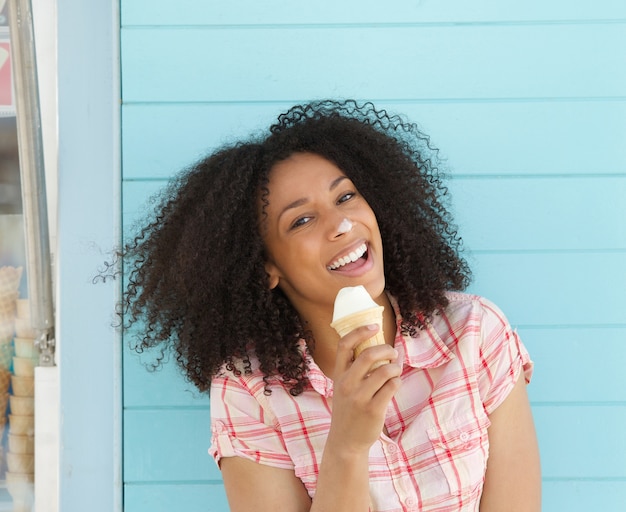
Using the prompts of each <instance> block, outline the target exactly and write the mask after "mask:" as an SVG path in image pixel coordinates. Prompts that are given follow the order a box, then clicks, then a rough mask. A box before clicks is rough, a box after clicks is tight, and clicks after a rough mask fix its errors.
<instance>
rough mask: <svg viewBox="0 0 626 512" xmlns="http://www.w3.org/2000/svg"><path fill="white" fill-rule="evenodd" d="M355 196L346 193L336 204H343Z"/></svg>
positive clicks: (352, 193)
mask: <svg viewBox="0 0 626 512" xmlns="http://www.w3.org/2000/svg"><path fill="white" fill-rule="evenodd" d="M355 195H356V194H355V193H354V192H348V193H347V194H344V195H342V196H341V197H340V198H339V200H338V201H337V203H338V204H341V203H345V202H346V201H349V200H350V199H352V198H353V197H354V196H355Z"/></svg>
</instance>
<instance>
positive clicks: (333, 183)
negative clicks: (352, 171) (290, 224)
mask: <svg viewBox="0 0 626 512" xmlns="http://www.w3.org/2000/svg"><path fill="white" fill-rule="evenodd" d="M347 179H348V177H347V176H344V175H343V174H342V175H341V176H339V177H338V178H335V179H334V180H333V181H331V182H330V187H328V190H329V191H330V192H332V191H333V190H335V189H336V188H337V187H338V186H339V184H340V183H341V182H342V181H343V180H347ZM308 200H309V199H308V198H307V197H302V198H300V199H296V200H295V201H294V202H293V203H289V204H288V205H287V206H285V207H284V208H283V210H282V211H281V212H280V214H279V215H278V219H279V220H280V218H281V217H282V216H283V215H284V214H285V213H286V212H287V211H288V210H293V209H294V208H298V206H302V205H303V204H306V203H307V202H308Z"/></svg>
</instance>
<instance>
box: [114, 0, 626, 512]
mask: <svg viewBox="0 0 626 512" xmlns="http://www.w3.org/2000/svg"><path fill="white" fill-rule="evenodd" d="M121 9H122V11H121V14H122V18H121V21H122V26H121V60H122V97H123V104H122V153H123V222H124V225H125V226H129V225H130V224H131V223H132V221H133V219H135V218H136V216H137V215H138V214H139V213H140V212H141V211H142V205H143V202H144V201H145V198H146V197H148V196H149V195H150V194H151V193H152V192H154V191H155V190H157V189H158V188H159V187H161V186H162V185H163V184H164V183H165V180H167V178H168V177H169V176H171V175H172V174H173V173H174V172H176V171H177V170H178V169H180V168H182V167H184V166H185V165H187V164H189V163H190V162H192V161H193V160H195V159H197V158H198V157H200V156H202V155H203V154H204V153H205V152H207V151H208V150H210V149H211V148H214V147H216V146H218V145H220V144H221V143H223V142H227V141H229V140H232V139H233V138H236V137H238V136H242V135H246V134H248V133H250V132H252V131H253V130H254V129H256V128H259V127H263V126H266V125H267V124H268V123H269V122H270V121H271V120H272V119H273V118H274V116H275V115H276V114H277V113H278V112H280V111H282V110H283V109H284V108H285V107H288V106H290V105H291V104H293V103H295V102H300V101H306V100H308V99H312V98H321V97H327V96H331V97H355V98H360V99H369V100H373V101H374V102H375V103H376V104H377V105H378V106H382V107H386V108H388V109H390V110H393V111H397V112H401V113H405V114H407V115H409V116H410V117H411V118H412V119H413V120H415V121H417V122H418V123H419V124H420V125H421V127H422V128H423V130H424V131H426V132H427V133H429V134H430V135H431V136H432V139H433V141H434V143H435V145H437V146H438V147H440V148H441V150H442V155H443V156H444V157H445V158H446V160H447V166H448V167H449V169H450V176H451V179H450V187H451V190H452V193H453V199H454V205H455V211H456V215H457V220H458V223H459V225H460V227H461V233H462V234H463V236H464V239H465V243H466V247H467V249H468V257H469V259H470V262H471V264H472V266H473V268H474V271H475V282H474V284H473V286H472V290H473V291H475V292H477V293H480V294H482V295H485V296H487V297H489V298H490V299H492V300H494V301H495V302H496V303H498V304H499V305H500V306H501V307H502V308H503V309H504V311H505V312H506V313H507V315H508V317H509V319H510V321H511V323H512V324H513V325H515V326H517V327H518V329H519V332H520V333H521V334H522V336H523V339H524V340H525V342H526V344H527V346H528V348H529V350H530V351H531V355H532V356H533V359H534V360H535V363H536V373H535V377H534V381H533V383H532V385H531V387H530V394H531V400H532V405H533V411H534V415H535V418H536V423H537V429H538V435H539V441H540V445H541V452H542V463H543V476H544V510H545V511H546V512H561V511H563V510H567V511H569V512H579V511H580V512H583V511H585V512H587V511H589V510H602V511H607V512H610V511H623V510H624V507H625V504H626V435H625V434H624V432H626V381H625V379H624V376H623V368H624V367H626V265H624V263H625V255H626V227H625V220H626V201H625V198H626V144H625V142H626V2H623V0H613V1H612V0H599V1H596V2H593V3H591V2H586V1H585V2H583V1H582V0H577V1H565V0H562V1H557V0H553V1H550V2H545V1H540V0H532V1H527V2H498V1H495V0H484V1H478V2H464V1H462V0H456V1H453V0H446V1H439V2H426V1H417V0H412V1H409V0H393V1H387V2H379V1H374V0H362V1H357V0H352V1H344V2H337V1H336V0H333V1H331V0H318V1H316V2H290V1H287V0H268V1H264V2H255V1H253V0H236V1H230V2H211V3H209V2H204V1H202V0H180V1H178V2H176V4H173V3H172V2H170V1H166V0H153V1H147V0H122V4H121ZM209 441H210V431H209V410H208V404H207V399H206V397H198V396H197V395H196V394H195V393H194V392H193V390H191V389H190V388H189V386H188V385H187V384H185V383H184V382H183V381H182V379H181V378H180V377H179V376H178V374H177V372H176V369H175V368H173V367H171V366H170V367H167V368H165V370H164V371H162V372H159V373H154V374H151V373H147V372H146V371H145V370H144V368H143V367H142V366H141V364H140V362H139V360H138V358H137V356H134V355H133V354H130V353H128V352H126V353H125V359H124V485H125V510H126V511H127V512H141V511H144V510H145V511H147V510H150V511H157V512H158V511H166V510H172V509H185V510H198V511H200V510H203V511H206V510H211V511H216V512H224V511H226V510H227V509H228V508H227V505H226V502H225V498H224V494H223V490H222V488H221V484H220V475H219V472H218V471H217V470H216V468H215V466H214V464H213V462H212V460H210V459H209V457H208V455H207V453H206V450H207V448H208V445H209Z"/></svg>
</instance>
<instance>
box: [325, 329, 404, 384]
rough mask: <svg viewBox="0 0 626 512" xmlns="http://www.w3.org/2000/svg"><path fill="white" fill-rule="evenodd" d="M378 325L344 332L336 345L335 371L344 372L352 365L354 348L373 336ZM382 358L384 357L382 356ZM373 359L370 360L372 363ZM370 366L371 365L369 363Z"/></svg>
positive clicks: (389, 357)
mask: <svg viewBox="0 0 626 512" xmlns="http://www.w3.org/2000/svg"><path fill="white" fill-rule="evenodd" d="M379 330H380V327H379V326H378V325H376V324H372V325H365V326H363V327H357V328H356V329H354V330H353V331H352V332H350V333H348V334H346V335H345V336H344V337H343V338H341V339H340V340H339V345H338V347H337V359H336V362H335V371H336V372H337V371H338V372H345V371H346V370H347V369H348V368H350V367H351V366H352V362H353V360H354V349H355V348H356V347H357V346H358V345H360V344H361V343H363V342H365V341H367V340H368V339H370V338H371V337H372V336H374V335H375V334H376V333H377V332H378V331H379ZM393 358H395V357H391V356H388V357H387V359H388V360H389V359H393ZM382 359H385V358H384V357H383V358H382ZM373 363H374V361H372V364H373ZM370 367H371V365H370Z"/></svg>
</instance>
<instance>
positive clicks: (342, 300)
mask: <svg viewBox="0 0 626 512" xmlns="http://www.w3.org/2000/svg"><path fill="white" fill-rule="evenodd" d="M384 309H385V308H384V307H383V306H379V305H378V304H376V302H374V300H373V299H372V297H370V294H369V293H367V290H366V289H365V287H363V286H349V287H346V288H342V289H341V290H339V293H337V297H336V298H335V309H334V311H333V321H332V323H331V324H330V326H331V327H332V328H333V329H335V331H337V333H338V334H339V336H345V335H346V334H348V333H349V332H351V331H353V330H354V329H356V328H357V327H361V326H363V325H370V324H378V325H379V326H380V329H379V330H378V332H377V333H376V334H375V335H374V336H372V337H371V338H370V339H368V340H366V341H364V342H363V343H361V344H360V345H358V346H357V347H356V348H355V349H354V357H355V358H356V357H358V355H359V354H360V353H361V352H363V350H365V349H366V348H368V347H371V346H373V345H383V344H384V343H385V336H384V334H383V310H384ZM388 362H389V361H378V362H377V363H376V364H375V365H374V366H372V370H373V369H374V368H378V367H379V366H382V365H383V364H385V363H388Z"/></svg>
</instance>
